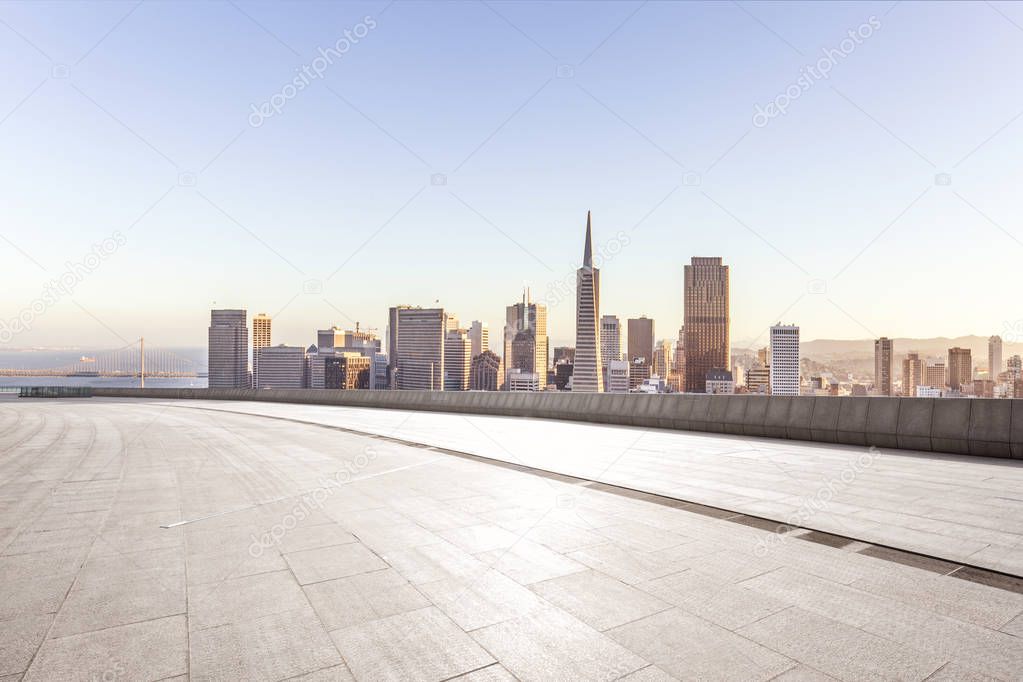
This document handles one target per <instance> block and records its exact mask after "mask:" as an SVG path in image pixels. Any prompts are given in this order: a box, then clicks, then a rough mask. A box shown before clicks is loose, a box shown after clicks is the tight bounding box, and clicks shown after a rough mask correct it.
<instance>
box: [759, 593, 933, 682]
mask: <svg viewBox="0 0 1023 682" xmlns="http://www.w3.org/2000/svg"><path fill="white" fill-rule="evenodd" d="M739 634H741V635H743V636H744V637H748V638H749V639H751V640H753V641H755V642H759V643H761V644H763V645H765V646H767V647H770V648H771V649H772V650H774V651H780V652H781V653H782V654H784V655H786V656H788V657H790V658H792V659H794V660H797V661H800V662H801V663H804V664H806V665H809V666H811V667H813V668H814V669H817V670H822V671H823V672H825V673H827V674H828V675H832V676H833V677H837V678H838V679H900V680H923V679H925V678H927V677H928V676H929V675H931V673H933V672H935V671H936V670H938V669H939V668H940V667H941V666H943V665H945V663H946V662H947V661H946V660H944V659H943V658H942V657H940V656H935V655H933V654H925V653H921V652H919V651H915V650H913V649H910V648H909V647H905V646H900V645H898V644H895V643H893V642H890V641H888V640H886V639H884V638H882V637H877V636H875V635H872V634H870V633H867V632H864V631H863V630H859V629H857V628H854V627H852V626H849V625H845V624H843V623H840V622H838V621H833V620H830V619H828V618H825V617H823V616H819V615H817V614H814V613H810V612H808V611H803V610H801V609H799V608H795V607H793V608H791V609H787V610H785V611H782V612H780V613H777V614H774V615H772V616H768V617H767V618H764V619H763V620H760V621H757V622H756V623H752V624H750V625H747V626H745V627H743V628H741V629H740V630H739ZM825 642H826V643H827V646H821V645H822V644H823V643H825ZM850 651H856V652H857V654H858V655H857V656H855V657H850V656H849V655H848V652H850Z"/></svg>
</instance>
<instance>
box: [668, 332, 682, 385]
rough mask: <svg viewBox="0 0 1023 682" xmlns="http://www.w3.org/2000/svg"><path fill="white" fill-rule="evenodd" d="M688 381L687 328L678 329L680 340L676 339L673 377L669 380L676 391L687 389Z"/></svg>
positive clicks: (672, 369) (672, 365)
mask: <svg viewBox="0 0 1023 682" xmlns="http://www.w3.org/2000/svg"><path fill="white" fill-rule="evenodd" d="M685 383H686V329H685V327H682V328H680V329H679V330H678V340H677V341H675V353H674V356H673V357H672V359H671V377H670V379H669V381H668V386H669V388H670V389H671V390H672V391H674V392H675V393H681V392H682V391H684V390H685V387H686V386H685Z"/></svg>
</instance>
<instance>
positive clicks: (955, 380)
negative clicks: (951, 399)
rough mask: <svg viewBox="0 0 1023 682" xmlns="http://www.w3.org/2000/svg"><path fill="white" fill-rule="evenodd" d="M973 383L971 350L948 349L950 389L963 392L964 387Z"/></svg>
mask: <svg viewBox="0 0 1023 682" xmlns="http://www.w3.org/2000/svg"><path fill="white" fill-rule="evenodd" d="M971 381H973V353H972V351H970V349H969V348H959V347H958V346H957V347H956V348H949V349H948V387H949V388H950V389H952V390H953V391H962V390H963V385H964V384H967V383H969V382H971Z"/></svg>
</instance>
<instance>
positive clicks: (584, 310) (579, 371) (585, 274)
mask: <svg viewBox="0 0 1023 682" xmlns="http://www.w3.org/2000/svg"><path fill="white" fill-rule="evenodd" d="M599 321H600V270H598V269H597V268H595V267H593V232H592V228H591V223H590V213H589V211H587V212H586V243H585V244H584V246H583V266H582V267H581V268H579V269H578V270H577V271H576V274H575V363H574V367H573V370H572V391H573V392H589V393H594V392H596V393H601V392H603V390H604V377H603V373H602V372H601V358H602V357H603V356H602V354H601V350H600V322H599Z"/></svg>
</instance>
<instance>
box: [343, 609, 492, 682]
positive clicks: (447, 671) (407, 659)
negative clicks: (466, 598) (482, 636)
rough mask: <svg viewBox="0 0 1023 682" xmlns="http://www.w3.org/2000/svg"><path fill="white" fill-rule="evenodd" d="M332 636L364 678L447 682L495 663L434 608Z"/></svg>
mask: <svg viewBox="0 0 1023 682" xmlns="http://www.w3.org/2000/svg"><path fill="white" fill-rule="evenodd" d="M331 637H332V638H333V640H334V642H335V644H336V645H337V648H338V650H339V651H340V652H341V655H342V656H343V657H344V659H345V661H346V662H347V663H348V667H349V668H350V669H351V671H352V673H353V674H354V675H355V678H356V679H360V680H410V679H417V680H446V679H449V678H452V677H456V676H458V675H460V674H462V673H467V672H471V671H473V670H478V669H479V668H483V667H485V666H487V665H490V664H492V663H494V662H495V661H494V659H493V658H492V657H491V655H490V654H488V653H487V652H486V651H485V650H484V649H483V648H481V647H480V646H479V645H478V644H476V643H475V642H473V640H472V638H470V637H469V635H467V634H466V633H465V632H463V631H462V630H461V629H460V628H459V627H458V626H457V625H455V624H454V623H453V622H451V620H449V619H448V618H447V617H446V616H445V615H444V614H443V613H441V611H440V610H438V609H436V608H434V607H428V608H425V609H420V610H418V611H412V612H409V613H402V614H398V615H395V616H390V617H388V618H382V619H380V620H375V621H372V622H370V623H364V624H362V625H356V626H353V627H350V628H344V629H341V630H334V631H333V632H332V633H331Z"/></svg>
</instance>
